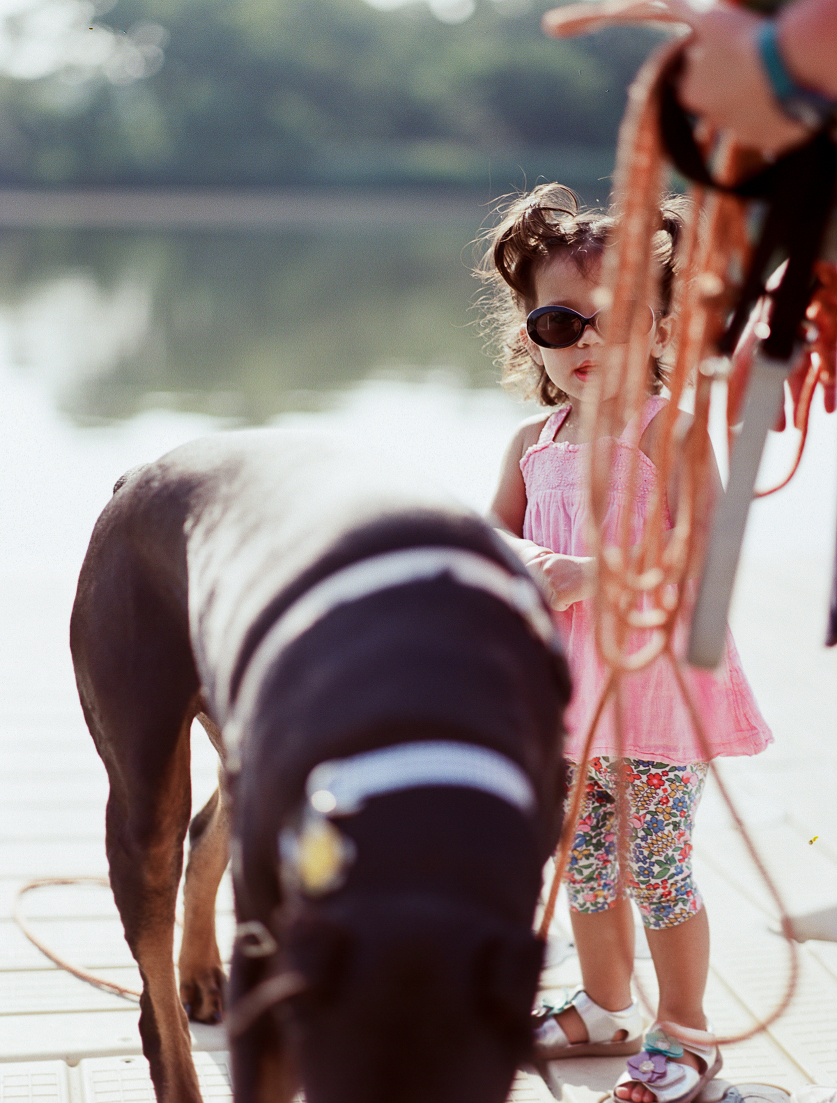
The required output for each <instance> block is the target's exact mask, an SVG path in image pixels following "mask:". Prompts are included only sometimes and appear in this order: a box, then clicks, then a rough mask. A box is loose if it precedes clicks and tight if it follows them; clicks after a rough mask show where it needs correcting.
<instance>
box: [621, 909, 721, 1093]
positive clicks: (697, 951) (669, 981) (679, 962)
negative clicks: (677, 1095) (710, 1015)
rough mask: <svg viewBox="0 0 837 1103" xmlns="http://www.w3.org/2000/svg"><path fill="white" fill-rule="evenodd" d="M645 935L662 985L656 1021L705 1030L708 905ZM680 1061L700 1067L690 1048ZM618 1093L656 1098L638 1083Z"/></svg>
mask: <svg viewBox="0 0 837 1103" xmlns="http://www.w3.org/2000/svg"><path fill="white" fill-rule="evenodd" d="M645 934H646V937H647V938H648V947H649V949H650V950H651V957H652V959H653V961H654V970H655V972H656V974H657V982H658V984H659V986H660V1002H659V1005H658V1008H657V1020H658V1021H659V1022H665V1021H668V1022H673V1023H678V1024H679V1025H680V1026H688V1027H693V1028H694V1029H695V1030H706V1016H705V1015H704V1013H703V994H704V991H705V990H706V977H707V974H708V972H709V923H708V921H707V918H706V908H701V909H700V911H699V912H697V913H696V914H695V915H693V916H692V917H691V918H690V919H687V920H685V922H683V923H679V924H678V925H677V926H676V927H661V928H658V929H657V930H654V929H653V928H651V927H646V929H645ZM678 1060H679V1061H680V1063H681V1064H684V1065H691V1066H692V1068H695V1069H698V1068H699V1063H698V1059H697V1057H696V1056H695V1055H694V1054H693V1053H689V1052H688V1050H686V1051H685V1052H684V1053H683V1056H682V1057H680V1058H678ZM616 1096H617V1098H619V1099H624V1100H628V1101H629V1103H654V1101H655V1100H656V1098H657V1097H656V1096H655V1095H654V1093H653V1091H650V1090H649V1089H648V1088H647V1087H646V1086H645V1085H644V1084H639V1083H637V1082H634V1083H631V1084H625V1085H623V1086H622V1087H619V1088H617V1089H616Z"/></svg>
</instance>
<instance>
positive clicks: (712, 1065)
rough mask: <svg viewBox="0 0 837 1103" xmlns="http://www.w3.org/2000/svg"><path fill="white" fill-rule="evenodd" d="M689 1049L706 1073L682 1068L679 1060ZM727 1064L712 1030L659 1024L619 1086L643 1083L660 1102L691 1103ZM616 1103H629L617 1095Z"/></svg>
mask: <svg viewBox="0 0 837 1103" xmlns="http://www.w3.org/2000/svg"><path fill="white" fill-rule="evenodd" d="M685 1050H688V1051H689V1053H693V1054H694V1055H695V1056H696V1057H697V1058H698V1060H699V1061H700V1062H701V1065H702V1070H701V1071H699V1070H698V1069H693V1068H692V1066H691V1065H681V1064H680V1063H679V1061H678V1060H677V1058H678V1057H682V1056H683V1053H684V1051H685ZM722 1064H723V1061H722V1059H721V1051H720V1050H719V1049H718V1046H717V1044H716V1041H715V1035H714V1034H712V1033H711V1032H710V1031H708V1030H692V1029H690V1028H689V1027H685V1026H678V1025H677V1024H676V1023H655V1024H654V1026H653V1027H652V1028H651V1029H650V1030H649V1031H648V1034H647V1035H646V1036H645V1048H644V1049H643V1051H642V1053H638V1054H637V1055H636V1057H631V1058H629V1059H628V1068H627V1070H626V1071H625V1072H624V1073H623V1074H622V1076H621V1077H620V1078H619V1080H618V1082H617V1084H616V1087H617V1088H621V1087H622V1086H623V1085H625V1084H642V1085H643V1086H644V1087H646V1088H647V1089H648V1091H649V1092H651V1093H652V1095H654V1096H656V1103H691V1100H693V1099H695V1098H696V1096H698V1095H699V1094H700V1093H701V1092H702V1091H703V1089H704V1088H705V1087H706V1085H707V1084H708V1083H709V1081H710V1080H712V1079H713V1078H714V1077H715V1075H716V1073H717V1072H719V1070H720V1068H721V1065H722ZM610 1098H611V1100H613V1103H628V1101H627V1100H623V1099H622V1098H621V1097H620V1096H618V1095H617V1094H616V1090H615V1089H614V1091H613V1094H612V1095H611V1097H610Z"/></svg>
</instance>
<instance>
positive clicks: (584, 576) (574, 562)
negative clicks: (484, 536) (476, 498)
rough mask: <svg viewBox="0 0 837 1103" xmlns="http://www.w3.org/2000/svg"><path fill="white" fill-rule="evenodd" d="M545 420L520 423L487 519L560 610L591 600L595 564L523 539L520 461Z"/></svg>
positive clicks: (510, 446) (523, 496) (524, 494)
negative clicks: (575, 603)
mask: <svg viewBox="0 0 837 1103" xmlns="http://www.w3.org/2000/svg"><path fill="white" fill-rule="evenodd" d="M545 420H546V418H545V417H543V416H540V417H537V418H535V419H533V420H531V421H528V422H524V424H523V425H522V426H521V427H520V429H519V430H518V431H517V433H516V434H515V436H514V437H513V438H512V441H511V444H510V445H509V447H508V448H507V449H506V455H505V457H504V459H503V466H502V469H501V472H500V482H499V485H498V487H497V493H496V494H495V495H494V501H493V502H492V503H491V511H490V520H491V522H492V524H494V525H495V526H496V527H497V528H498V530H499V532H500V535H501V536H502V537H503V538H504V539H505V540H506V542H507V543H508V544H509V546H510V547H511V549H512V550H513V551H514V552H515V554H516V555H517V556H518V558H520V559H521V560H522V561H523V562H524V563H525V564H526V567H527V568H528V569H529V571H530V572H531V573H532V575H533V576H534V577H535V578H536V579H537V580H538V581H539V582H540V583H541V585H542V586H543V588H544V590H545V592H546V594H547V597H548V599H549V603H550V605H551V606H552V607H553V608H554V609H558V610H564V609H567V608H569V606H570V605H572V604H573V603H574V602H576V601H581V600H583V599H584V598H587V597H591V596H592V594H593V589H594V585H595V575H596V561H595V559H593V558H591V557H590V556H577V555H560V554H558V553H556V552H553V551H550V549H549V548H543V547H541V546H540V544H536V543H534V541H532V540H524V539H523V519H524V516H525V514H526V487H525V484H524V482H523V474H522V472H521V470H520V460H521V459H522V457H523V455H524V454H525V452H526V451H527V449H528V448H530V447H531V446H532V445H533V444H534V443H535V442H536V441H537V439H538V436H539V434H540V430H541V427H542V426H543V423H544V421H545Z"/></svg>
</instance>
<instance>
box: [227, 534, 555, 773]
mask: <svg viewBox="0 0 837 1103" xmlns="http://www.w3.org/2000/svg"><path fill="white" fill-rule="evenodd" d="M445 576H447V577H449V578H451V579H452V580H453V581H454V582H457V583H458V584H459V585H461V586H467V587H469V588H471V589H474V590H482V591H483V592H484V593H487V594H490V595H491V596H492V597H494V598H496V599H497V600H498V601H501V602H503V603H504V604H505V605H507V606H509V608H511V609H513V610H514V612H515V613H517V614H518V616H520V617H522V619H523V620H524V621H525V623H526V624H527V626H528V628H529V630H530V631H531V632H532V634H533V635H534V636H535V637H536V638H537V639H539V640H541V641H542V642H543V643H544V644H546V646H547V647H548V648H549V649H550V650H551V651H553V652H554V653H556V654H561V653H562V652H561V646H560V643H559V642H558V636H557V634H556V631H555V626H554V625H553V623H552V619H551V617H550V615H549V613H548V612H547V609H546V606H545V604H544V599H543V597H542V595H541V593H540V591H539V590H538V588H537V586H536V584H535V583H534V582H533V581H532V580H531V579H529V578H526V577H524V576H523V575H516V574H512V573H511V572H510V571H509V570H508V569H507V568H505V567H503V566H501V565H500V564H499V563H496V562H495V561H494V560H492V559H487V558H486V557H485V556H483V555H480V554H478V553H477V552H472V551H467V550H465V549H463V548H450V547H424V548H403V549H401V550H399V551H394V552H385V553H383V554H381V555H374V556H370V557H369V558H368V559H361V560H359V561H358V562H356V563H351V564H349V566H347V567H343V568H342V569H341V570H339V571H335V572H334V574H331V575H329V576H328V577H327V578H324V579H323V580H322V581H320V582H318V583H316V584H315V585H314V586H312V587H311V588H310V589H309V590H306V591H305V593H304V594H302V595H301V596H300V597H299V598H297V600H296V601H294V602H293V603H292V604H291V605H290V606H289V607H288V608H287V609H286V610H285V612H284V613H283V614H282V615H281V616H280V617H279V618H278V619H277V621H276V622H275V623H274V625H273V627H272V628H271V629H270V631H269V632H268V633H267V635H266V636H265V637H264V639H263V640H262V642H261V643H260V644H259V646H258V648H257V649H256V651H255V653H254V655H253V657H252V658H251V659H250V663H249V665H248V668H247V673H246V674H245V676H244V679H243V681H242V684H241V687H240V690H239V694H238V702H237V704H236V707H235V709H234V711H233V715H232V716H231V717H230V720H229V722H228V723H227V724H226V725H225V728H224V741H225V744H226V749H227V754H228V760H227V768H228V769H229V770H231V771H233V772H234V771H235V770H237V769H238V756H239V748H240V742H241V721H240V720H238V718H237V716H246V715H248V713H249V711H250V706H251V705H252V704H253V700H252V698H254V697H255V695H256V694H257V693H258V689H259V687H260V686H261V684H262V681H263V679H264V677H265V676H266V674H267V670H268V668H269V667H270V665H271V664H272V663H273V662H274V661H275V659H276V657H277V655H278V654H279V652H280V651H282V650H284V648H286V647H287V646H288V645H289V644H291V643H293V642H294V640H296V639H297V638H298V637H299V636H301V635H302V634H303V633H305V632H307V631H308V630H309V629H310V628H313V627H314V625H315V624H317V623H318V622H319V621H321V620H322V619H323V618H324V617H326V616H327V615H328V614H329V613H331V612H332V611H333V610H334V609H337V608H338V607H339V606H341V605H348V604H351V603H352V602H355V601H359V600H361V599H362V598H365V597H369V596H371V595H372V594H376V593H380V592H381V591H383V590H389V589H394V588H395V587H397V586H405V585H408V584H410V583H412V582H423V581H427V580H429V579H435V578H442V577H445ZM236 714H237V715H236Z"/></svg>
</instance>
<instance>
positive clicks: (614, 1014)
mask: <svg viewBox="0 0 837 1103" xmlns="http://www.w3.org/2000/svg"><path fill="white" fill-rule="evenodd" d="M572 1002H573V1007H574V1008H575V1009H576V1011H577V1012H578V1013H579V1015H580V1016H581V1021H582V1022H583V1023H584V1025H585V1026H586V1027H587V1037H588V1038H589V1040H590V1041H591V1042H609V1041H611V1040H612V1038H613V1035H614V1034H616V1033H618V1032H619V1031H620V1030H624V1031H625V1038H626V1039H628V1038H635V1037H636V1036H637V1035H638V1034H641V1033H642V1017H641V1015H640V1013H639V1008H638V1007H637V1005H636V1004H635V1003H632V1004H630V1006H628V1007H625V1008H623V1009H622V1010H621V1011H607V1010H606V1009H605V1008H604V1007H599V1005H598V1004H597V1003H595V1002H594V1001H593V1000H591V999H590V997H589V996H588V995H587V993H586V992H585V991H584V989H579V990H578V992H576V994H575V995H574V996H573V1001H572Z"/></svg>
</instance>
